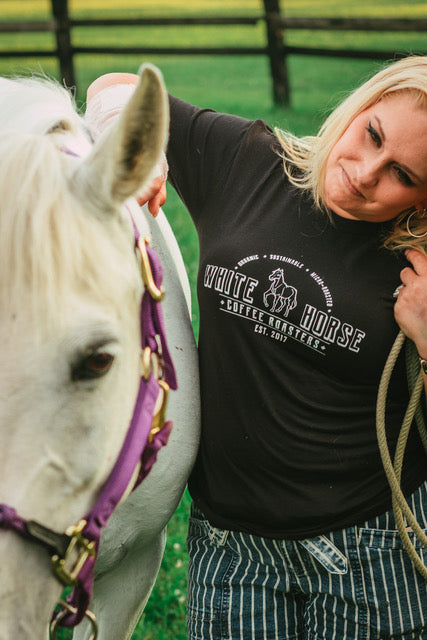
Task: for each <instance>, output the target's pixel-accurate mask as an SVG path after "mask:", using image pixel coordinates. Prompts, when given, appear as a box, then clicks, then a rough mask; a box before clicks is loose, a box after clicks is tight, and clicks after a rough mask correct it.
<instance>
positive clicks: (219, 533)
mask: <svg viewBox="0 0 427 640" xmlns="http://www.w3.org/2000/svg"><path fill="white" fill-rule="evenodd" d="M208 538H209V540H210V541H211V543H212V544H215V545H216V546H217V547H223V546H224V545H225V543H226V542H227V538H228V531H227V530H225V529H217V528H216V527H213V526H212V525H209V531H208Z"/></svg>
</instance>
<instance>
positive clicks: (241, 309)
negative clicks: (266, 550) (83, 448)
mask: <svg viewBox="0 0 427 640" xmlns="http://www.w3.org/2000/svg"><path fill="white" fill-rule="evenodd" d="M170 104H171V134H170V142H169V148H168V161H169V167H170V174H169V176H170V181H171V183H172V184H173V186H174V187H175V189H176V190H177V191H178V193H179V194H180V196H181V198H182V199H183V201H184V203H185V204H186V206H187V207H188V209H189V211H190V214H191V216H192V218H193V220H194V222H195V225H196V228H197V232H198V236H199V243H200V266H199V274H198V299H199V307H200V332H199V354H200V355H199V358H200V376H201V392H202V439H201V446H200V450H199V454H198V457H197V461H196V464H195V467H194V470H193V472H192V475H191V478H190V483H189V488H190V493H191V496H192V498H193V499H194V500H195V502H196V504H197V505H198V506H199V508H200V509H201V510H202V511H203V512H204V513H205V514H206V516H207V517H208V518H209V520H210V521H211V522H212V523H213V524H214V525H215V526H218V527H222V528H227V529H237V530H243V531H247V532H250V533H254V534H257V535H262V536H266V537H274V538H304V537H308V536H313V535H318V534H320V533H322V532H326V531H330V530H333V529H337V528H342V527H345V526H349V525H351V524H356V523H357V522H361V521H364V520H366V519H368V518H370V517H372V516H374V515H376V514H379V513H382V512H384V511H386V510H387V509H389V508H390V507H391V502H390V489H389V487H388V483H387V480H386V477H385V474H384V472H383V468H382V463H381V460H380V455H379V449H378V444H377V439H376V430H375V404H376V397H377V389H378V384H379V379H380V376H381V372H382V369H383V366H384V363H385V360H386V357H387V354H388V352H389V350H390V348H391V345H392V343H393V341H394V339H395V337H396V335H397V333H398V326H397V324H396V323H395V320H394V317H393V304H394V298H393V293H394V291H395V289H396V287H397V286H398V285H399V283H400V278H399V273H400V270H401V269H402V268H403V267H404V266H405V265H406V262H405V260H404V258H403V257H402V256H400V255H397V254H396V253H392V252H391V251H389V250H386V249H384V248H382V242H383V239H384V236H385V234H386V233H387V232H388V230H389V225H390V223H371V222H362V221H355V220H348V219H344V218H341V217H339V216H336V215H333V218H332V222H331V221H330V220H329V219H328V217H327V215H326V214H325V213H324V212H321V211H319V210H317V209H316V208H315V207H314V205H313V203H312V201H311V199H310V198H308V197H307V195H305V194H304V192H302V191H301V190H299V189H296V188H295V187H293V186H291V185H290V184H289V183H288V181H287V179H286V177H285V175H284V171H283V166H282V160H281V158H280V157H279V155H278V143H277V140H276V138H275V136H274V134H273V133H272V132H271V130H270V129H269V128H268V126H267V125H266V124H265V123H263V122H261V121H256V122H250V121H246V120H244V119H242V118H237V117H234V116H228V115H224V114H217V113H215V112H212V111H209V110H200V109H198V108H196V107H193V106H191V105H188V104H186V103H183V102H181V101H179V100H177V99H175V98H171V103H170ZM403 360H404V358H403V357H400V358H399V361H398V365H397V367H396V370H395V372H394V374H393V378H392V383H391V388H390V392H389V400H388V412H387V428H388V433H389V437H390V445H391V447H392V448H393V447H394V444H395V441H396V437H397V433H398V431H399V429H400V424H401V422H402V418H403V413H404V408H405V407H406V405H407V402H408V392H407V387H406V375H405V370H404V362H403ZM412 431H413V435H411V438H410V442H409V443H408V448H407V458H406V460H407V461H409V462H410V463H409V464H407V465H406V466H405V470H404V473H403V476H404V483H403V484H404V488H405V491H406V492H407V493H409V492H412V491H413V490H414V489H415V488H416V487H417V486H419V484H421V482H422V481H423V480H424V479H425V478H426V475H427V465H426V457H425V454H424V452H423V450H422V446H420V443H419V440H418V435H417V434H416V433H415V429H413V430H412Z"/></svg>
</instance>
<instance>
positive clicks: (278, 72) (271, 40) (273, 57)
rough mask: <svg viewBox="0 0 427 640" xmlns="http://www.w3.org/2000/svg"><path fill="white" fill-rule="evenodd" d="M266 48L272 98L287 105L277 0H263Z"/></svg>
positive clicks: (288, 97)
mask: <svg viewBox="0 0 427 640" xmlns="http://www.w3.org/2000/svg"><path fill="white" fill-rule="evenodd" d="M264 8H265V24H266V28H267V48H268V56H269V59H270V69H271V76H272V80H273V100H274V104H276V105H277V106H282V107H283V106H288V105H289V101H290V95H289V82H288V72H287V68H286V57H285V45H284V42H283V27H282V26H281V24H280V19H281V16H280V7H279V0H264Z"/></svg>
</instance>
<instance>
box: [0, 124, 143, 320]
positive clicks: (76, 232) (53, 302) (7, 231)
mask: <svg viewBox="0 0 427 640" xmlns="http://www.w3.org/2000/svg"><path fill="white" fill-rule="evenodd" d="M0 157H1V158H2V159H3V161H2V163H1V164H0V309H1V310H2V313H4V312H6V313H9V312H11V313H14V312H16V310H19V309H20V308H21V307H22V305H23V304H26V305H28V304H31V306H32V313H33V315H34V321H35V323H36V325H39V326H42V325H43V326H47V325H48V324H49V320H50V319H54V321H55V322H58V319H60V310H61V309H63V310H64V311H63V312H64V313H66V300H67V296H68V295H69V293H70V292H75V293H77V294H79V293H81V294H82V295H84V294H88V293H89V294H90V295H91V296H97V297H99V299H103V300H107V301H111V303H113V304H114V301H115V300H116V298H118V296H119V295H120V290H121V288H122V287H123V279H125V280H127V281H129V279H132V278H133V275H134V272H133V271H132V269H134V264H133V261H132V260H123V252H124V251H126V250H127V251H128V252H129V248H130V247H129V246H127V247H126V246H125V245H124V242H125V240H129V239H128V238H126V236H125V234H124V233H123V230H122V229H120V226H121V225H120V222H119V219H118V217H117V218H116V217H114V216H111V215H110V216H105V218H106V219H105V220H102V216H101V215H95V212H93V211H90V209H89V207H88V206H86V204H85V202H84V193H82V194H81V195H80V194H79V185H78V184H76V182H75V180H74V179H73V178H74V168H75V166H76V164H78V163H79V162H80V160H78V159H76V158H74V157H72V156H69V155H68V154H65V153H63V152H61V151H60V150H59V149H58V148H57V146H56V145H55V143H54V139H53V136H45V135H37V134H23V133H17V132H0ZM98 213H99V212H98ZM120 256H121V257H122V259H120ZM135 293H136V291H135ZM35 328H36V327H35Z"/></svg>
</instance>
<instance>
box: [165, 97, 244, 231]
mask: <svg viewBox="0 0 427 640" xmlns="http://www.w3.org/2000/svg"><path fill="white" fill-rule="evenodd" d="M253 124H254V123H253V122H252V121H250V120H246V119H244V118H240V117H238V116H233V115H227V114H222V113H217V112H215V111H212V110H210V109H200V108H199V107H196V106H193V105H191V104H188V103H186V102H183V101H182V100H179V99H178V98H175V97H172V96H170V136H169V143H168V149H167V159H168V163H169V181H170V183H171V184H172V186H173V187H174V188H175V190H176V191H177V193H178V195H179V196H180V198H181V199H182V201H183V202H184V204H185V205H186V207H187V208H188V210H189V212H190V215H191V216H192V218H193V220H194V221H195V222H196V223H197V220H198V218H199V216H200V215H201V212H202V210H203V209H204V205H205V203H206V201H207V199H209V198H218V197H219V194H221V193H224V190H225V189H226V188H227V189H230V188H231V189H232V188H233V185H230V184H229V180H230V176H231V175H232V167H233V165H234V163H235V161H236V158H237V156H238V155H239V153H240V151H241V148H242V145H243V146H244V145H245V141H246V138H247V135H248V132H249V131H250V129H251V127H252V126H253Z"/></svg>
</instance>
